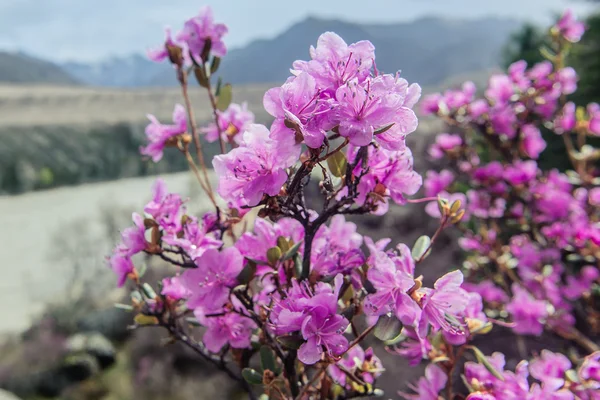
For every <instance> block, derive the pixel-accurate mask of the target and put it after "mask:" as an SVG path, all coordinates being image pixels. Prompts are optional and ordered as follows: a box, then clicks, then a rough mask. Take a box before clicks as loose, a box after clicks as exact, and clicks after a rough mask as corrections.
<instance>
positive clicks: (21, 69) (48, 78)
mask: <svg viewBox="0 0 600 400" xmlns="http://www.w3.org/2000/svg"><path fill="white" fill-rule="evenodd" d="M0 82H8V83H50V84H57V85H73V84H77V83H78V81H77V80H76V79H75V78H73V77H72V76H71V75H69V74H68V73H67V72H65V71H64V70H63V69H62V68H61V67H59V66H58V65H55V64H53V63H51V62H48V61H44V60H40V59H38V58H35V57H31V56H29V55H26V54H24V53H8V52H3V51H0Z"/></svg>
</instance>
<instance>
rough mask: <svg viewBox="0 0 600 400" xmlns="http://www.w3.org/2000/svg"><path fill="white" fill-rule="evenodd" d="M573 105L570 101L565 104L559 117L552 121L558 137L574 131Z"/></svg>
mask: <svg viewBox="0 0 600 400" xmlns="http://www.w3.org/2000/svg"><path fill="white" fill-rule="evenodd" d="M576 122H577V121H576V118H575V103H573V102H572V101H570V102H568V103H567V104H565V106H564V108H563V109H562V112H561V114H560V115H558V116H557V117H556V119H555V120H554V131H555V132H556V133H558V134H559V135H561V134H563V133H565V132H569V131H572V130H573V129H575V124H576Z"/></svg>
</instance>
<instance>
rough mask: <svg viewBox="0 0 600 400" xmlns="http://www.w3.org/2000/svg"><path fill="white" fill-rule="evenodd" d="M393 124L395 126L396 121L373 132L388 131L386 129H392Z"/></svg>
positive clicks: (374, 133)
mask: <svg viewBox="0 0 600 400" xmlns="http://www.w3.org/2000/svg"><path fill="white" fill-rule="evenodd" d="M392 126H394V122H392V123H391V124H389V125H386V126H384V127H383V128H379V129H377V130H376V131H375V132H373V135H379V134H381V133H383V132H386V131H388V130H390V129H391V127H392Z"/></svg>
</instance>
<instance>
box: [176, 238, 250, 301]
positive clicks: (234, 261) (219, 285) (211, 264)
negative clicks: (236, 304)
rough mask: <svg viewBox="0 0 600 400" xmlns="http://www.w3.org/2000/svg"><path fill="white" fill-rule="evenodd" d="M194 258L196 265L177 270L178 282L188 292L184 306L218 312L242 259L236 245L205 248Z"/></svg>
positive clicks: (242, 264) (227, 295)
mask: <svg viewBox="0 0 600 400" xmlns="http://www.w3.org/2000/svg"><path fill="white" fill-rule="evenodd" d="M195 261H196V265H198V268H195V269H187V270H185V272H184V273H183V274H181V282H182V284H183V285H184V286H185V288H186V289H187V290H188V291H189V292H190V296H189V299H188V301H187V306H188V308H190V309H197V308H198V309H200V310H201V312H203V313H210V312H219V311H221V309H222V307H223V305H224V304H225V303H226V302H227V300H228V299H229V293H230V291H231V288H232V287H233V286H234V285H235V283H236V278H237V276H238V275H239V274H240V272H241V271H242V269H243V267H244V259H243V257H242V255H241V254H240V252H239V251H238V249H236V248H235V247H229V248H226V249H224V250H222V251H219V250H217V249H207V250H206V251H205V252H204V254H202V256H200V257H199V258H197V259H196V260H195Z"/></svg>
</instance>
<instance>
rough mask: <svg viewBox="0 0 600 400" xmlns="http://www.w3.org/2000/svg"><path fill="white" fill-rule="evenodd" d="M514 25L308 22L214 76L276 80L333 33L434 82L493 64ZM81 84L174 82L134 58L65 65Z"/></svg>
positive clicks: (489, 21) (232, 59)
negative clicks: (363, 43) (368, 45)
mask: <svg viewBox="0 0 600 400" xmlns="http://www.w3.org/2000/svg"><path fill="white" fill-rule="evenodd" d="M519 26H520V22H518V21H517V20H512V19H499V18H483V19H478V20H449V19H442V18H422V19H419V20H416V21H413V22H403V23H395V24H356V23H350V22H344V21H339V20H327V19H320V18H312V17H310V18H307V19H305V20H303V21H301V22H298V23H296V24H294V25H293V26H291V27H290V28H289V29H288V30H286V31H285V32H283V33H281V34H280V35H278V36H276V37H274V38H272V39H261V40H255V41H253V42H251V43H250V44H248V45H247V46H245V47H243V48H238V49H232V50H231V51H230V52H229V54H228V55H227V57H226V58H225V59H224V60H223V62H222V64H221V69H220V72H219V73H220V75H222V76H223V77H224V79H225V80H226V81H228V82H232V83H274V82H282V81H283V80H284V79H285V78H287V76H289V68H290V67H291V65H292V62H293V61H294V60H297V59H307V58H308V57H309V56H308V49H309V46H310V45H315V44H316V41H317V38H318V37H319V35H320V34H321V33H323V32H325V31H334V32H336V33H338V34H339V35H340V36H342V37H343V38H344V40H346V42H348V43H352V42H356V41H358V40H363V39H366V40H370V41H371V42H373V43H374V44H375V47H376V48H377V60H376V61H377V67H378V68H379V69H380V70H382V71H385V72H395V71H396V70H398V69H401V70H402V74H403V76H404V77H406V78H407V79H408V80H409V81H417V82H419V83H420V84H422V85H437V84H440V83H441V82H443V81H444V80H445V79H447V78H449V77H451V76H454V75H457V74H465V73H469V72H479V71H483V70H490V69H491V68H494V67H496V66H497V65H499V58H500V53H501V49H502V47H503V45H504V43H506V41H507V39H508V37H509V35H510V33H512V32H513V31H515V30H516V29H517V28H518V27H519ZM63 67H64V68H65V69H66V70H67V71H68V72H69V73H71V74H72V75H73V76H76V77H77V78H79V79H81V80H82V81H84V82H86V83H89V84H94V85H101V86H171V85H175V79H174V76H173V70H172V68H171V67H170V66H169V65H167V64H154V63H152V62H150V61H148V60H146V59H144V58H143V57H142V56H140V55H133V56H131V57H125V58H112V59H109V60H107V61H105V62H103V63H101V64H96V65H85V64H65V65H63Z"/></svg>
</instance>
